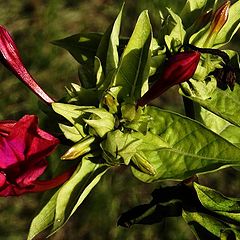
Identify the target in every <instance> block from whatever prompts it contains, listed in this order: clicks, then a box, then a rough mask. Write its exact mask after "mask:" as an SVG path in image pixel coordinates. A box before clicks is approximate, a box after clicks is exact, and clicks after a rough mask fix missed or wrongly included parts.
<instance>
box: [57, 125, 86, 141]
mask: <svg viewBox="0 0 240 240" xmlns="http://www.w3.org/2000/svg"><path fill="white" fill-rule="evenodd" d="M58 125H59V128H60V129H61V131H62V132H63V134H64V136H65V137H66V138H67V139H69V140H71V141H73V142H78V141H79V140H80V139H81V138H82V135H80V134H79V131H78V130H77V129H76V128H75V127H74V126H68V125H65V124H62V123H59V124H58Z"/></svg>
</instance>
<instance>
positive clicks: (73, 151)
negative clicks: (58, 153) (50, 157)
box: [61, 136, 95, 160]
mask: <svg viewBox="0 0 240 240" xmlns="http://www.w3.org/2000/svg"><path fill="white" fill-rule="evenodd" d="M94 141H95V137H92V136H88V137H86V138H84V139H82V140H81V141H79V142H78V143H76V144H75V145H73V146H72V147H71V148H70V149H69V150H68V151H67V152H66V153H65V154H64V155H63V156H62V157H61V159H62V160H72V159H76V158H78V157H80V156H82V155H84V154H86V153H88V152H90V151H91V150H92V146H91V145H92V144H93V142H94Z"/></svg>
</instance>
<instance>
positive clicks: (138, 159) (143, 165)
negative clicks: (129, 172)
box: [131, 153, 156, 176]
mask: <svg viewBox="0 0 240 240" xmlns="http://www.w3.org/2000/svg"><path fill="white" fill-rule="evenodd" d="M131 160H132V162H133V163H134V165H135V166H136V168H137V169H138V170H139V171H141V172H143V173H146V174H148V175H151V176H154V175H155V174H156V170H155V168H154V167H153V166H152V164H151V163H150V162H149V161H148V160H147V159H146V158H145V157H144V156H143V154H140V153H135V154H134V155H133V157H132V158H131Z"/></svg>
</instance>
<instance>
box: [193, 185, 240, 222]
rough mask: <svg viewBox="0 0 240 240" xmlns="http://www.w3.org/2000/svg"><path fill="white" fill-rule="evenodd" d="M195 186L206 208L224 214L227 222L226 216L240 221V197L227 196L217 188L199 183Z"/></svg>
mask: <svg viewBox="0 0 240 240" xmlns="http://www.w3.org/2000/svg"><path fill="white" fill-rule="evenodd" d="M194 188H195V190H196V192H197V195H198V198H199V200H200V202H201V204H202V205H203V206H204V207H205V208H207V209H209V210H210V211H213V212H215V213H217V214H218V215H221V216H224V217H225V222H227V219H226V218H228V219H231V220H234V221H236V222H238V223H240V199H238V198H228V197H225V196H223V195H222V194H221V193H219V192H217V191H216V190H214V189H211V188H208V187H205V186H202V185H199V184H197V183H194ZM219 218H220V217H219ZM230 223H231V221H230Z"/></svg>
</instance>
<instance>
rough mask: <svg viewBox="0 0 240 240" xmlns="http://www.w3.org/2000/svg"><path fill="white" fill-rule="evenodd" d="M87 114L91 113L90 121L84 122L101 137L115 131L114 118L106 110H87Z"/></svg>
mask: <svg viewBox="0 0 240 240" xmlns="http://www.w3.org/2000/svg"><path fill="white" fill-rule="evenodd" d="M84 112H86V113H91V116H90V118H89V119H84V121H85V122H86V123H87V124H88V125H89V126H90V127H92V128H93V129H94V130H95V132H96V133H97V135H98V136H99V137H104V136H105V135H106V134H107V133H108V132H109V131H111V130H113V128H114V124H115V119H114V116H113V115H112V114H111V113H110V112H108V111H107V110H106V109H105V108H95V109H86V110H84Z"/></svg>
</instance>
